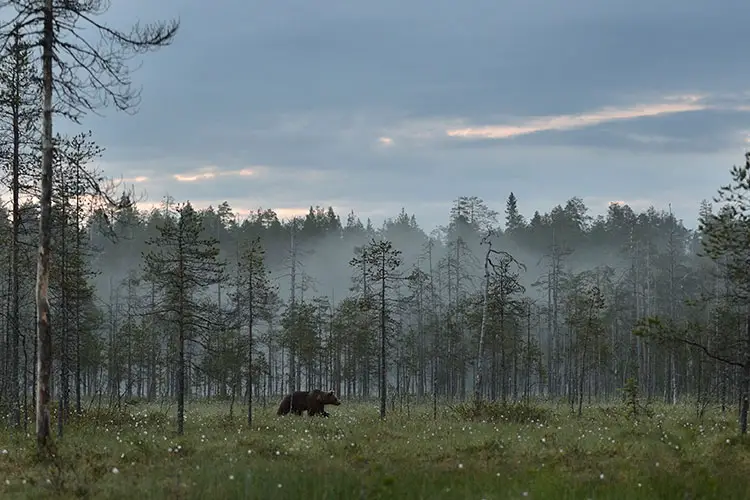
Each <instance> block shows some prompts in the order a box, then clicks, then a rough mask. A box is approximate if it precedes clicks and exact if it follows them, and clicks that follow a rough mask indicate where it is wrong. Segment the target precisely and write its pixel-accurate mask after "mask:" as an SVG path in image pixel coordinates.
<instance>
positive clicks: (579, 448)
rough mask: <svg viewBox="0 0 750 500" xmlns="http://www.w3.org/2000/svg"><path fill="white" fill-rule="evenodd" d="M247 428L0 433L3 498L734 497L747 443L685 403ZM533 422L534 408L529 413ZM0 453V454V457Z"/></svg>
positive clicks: (151, 421)
mask: <svg viewBox="0 0 750 500" xmlns="http://www.w3.org/2000/svg"><path fill="white" fill-rule="evenodd" d="M274 410H275V408H272V407H269V408H267V409H260V408H259V409H258V410H257V411H256V412H255V424H254V425H253V428H252V429H248V428H247V427H246V425H244V421H243V416H242V409H241V408H238V413H239V414H238V415H237V416H236V417H235V418H234V419H231V420H230V419H228V418H227V417H226V413H227V407H226V406H224V405H219V404H205V403H204V404H194V405H191V406H189V408H188V414H187V422H186V428H185V435H184V436H181V437H178V436H176V435H175V433H174V423H173V414H172V413H170V414H169V415H168V416H167V415H165V414H163V413H161V414H160V413H159V410H158V408H156V407H154V408H149V407H147V406H145V405H141V406H135V407H132V408H131V409H130V410H129V412H128V413H127V414H119V415H111V414H109V415H108V414H105V413H95V412H90V413H89V414H87V415H84V416H81V417H78V418H76V419H74V420H73V421H71V422H70V424H69V425H68V427H67V431H66V434H65V437H64V439H62V440H59V441H57V442H56V446H57V458H56V459H55V460H54V461H53V462H52V463H47V464H40V463H38V461H37V459H36V455H35V448H34V445H35V442H34V438H33V436H27V435H19V434H13V433H11V432H10V431H8V430H2V431H0V498H3V499H12V498H34V499H37V498H39V499H41V498H128V499H137V500H146V499H151V498H181V499H182V498H185V499H187V498H196V499H198V498H201V499H203V498H208V499H210V500H219V499H225V498H226V499H231V498H257V499H271V498H295V499H296V498H304V499H305V500H313V499H324V498H325V499H347V500H349V499H360V498H368V499H369V498H384V499H386V498H387V499H395V498H399V499H400V498H404V499H417V498H425V499H439V498H452V499H453V498H469V499H475V500H480V499H502V498H524V497H528V498H549V499H554V500H558V499H559V500H563V499H585V498H596V499H602V498H615V499H628V498H648V499H659V498H675V499H685V498H691V499H708V498H721V499H734V498H736V499H744V498H748V495H750V492H749V490H750V440H746V439H741V438H739V437H738V436H737V427H736V424H735V423H734V421H733V416H734V415H732V414H727V415H726V416H722V415H721V414H720V413H719V412H717V411H711V412H709V413H708V414H707V416H706V417H705V418H704V420H703V422H698V421H697V420H696V419H695V417H694V416H693V415H694V412H693V410H692V409H691V408H689V407H656V408H654V410H655V414H654V416H653V417H652V418H644V419H643V420H641V421H640V422H638V423H637V424H636V423H634V422H631V421H630V420H629V419H627V418H625V417H624V413H623V412H622V411H620V410H619V409H617V408H605V407H592V408H587V409H586V410H585V412H584V415H583V417H582V418H580V419H579V418H577V417H575V416H570V414H569V412H568V410H566V409H564V408H562V407H561V408H553V407H551V406H550V407H546V408H543V410H545V411H542V412H541V414H542V415H543V416H542V418H543V419H544V421H541V422H540V421H538V420H536V419H537V418H539V416H530V417H528V418H530V419H533V420H534V421H527V422H526V423H518V422H519V421H520V420H522V419H520V418H508V417H506V416H502V417H501V416H499V415H498V417H499V421H497V422H495V423H488V422H481V421H469V420H462V419H460V418H459V417H457V416H456V413H455V412H453V411H451V409H450V408H443V409H441V415H440V416H439V418H438V420H437V421H435V420H433V418H432V414H431V410H430V408H428V407H418V408H412V409H411V411H410V415H408V416H407V415H406V414H405V413H399V412H395V413H393V414H391V415H389V417H388V419H387V420H386V421H384V422H381V421H380V420H379V419H378V410H377V406H376V405H372V404H369V405H365V404H347V403H346V402H345V403H344V404H342V405H341V406H339V407H333V408H331V409H329V411H330V413H331V418H329V419H323V418H308V417H307V416H303V417H296V416H293V415H291V416H287V417H284V418H278V417H276V415H275V413H274ZM532 413H540V412H532ZM6 451H7V452H6Z"/></svg>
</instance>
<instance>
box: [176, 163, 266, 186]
mask: <svg viewBox="0 0 750 500" xmlns="http://www.w3.org/2000/svg"><path fill="white" fill-rule="evenodd" d="M261 169H263V167H252V168H243V169H240V170H220V169H219V167H216V166H213V165H212V166H208V167H203V168H199V169H198V170H195V171H194V172H189V173H185V174H175V175H174V176H173V177H174V179H175V180H177V181H179V182H196V181H202V180H207V179H215V178H217V177H228V176H241V177H249V176H253V175H257V174H258V173H259V172H260V170H261Z"/></svg>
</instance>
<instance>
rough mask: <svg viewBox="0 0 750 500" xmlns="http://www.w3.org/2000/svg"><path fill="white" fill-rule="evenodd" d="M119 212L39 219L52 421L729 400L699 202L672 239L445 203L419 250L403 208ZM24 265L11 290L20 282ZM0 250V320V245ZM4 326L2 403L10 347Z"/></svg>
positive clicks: (736, 300) (624, 222) (720, 311)
mask: <svg viewBox="0 0 750 500" xmlns="http://www.w3.org/2000/svg"><path fill="white" fill-rule="evenodd" d="M61 168H62V167H61ZM63 188H64V185H62V184H61V185H60V187H59V188H58V189H63ZM64 189H69V188H64ZM71 192H75V191H71ZM128 196H129V195H128V194H123V197H124V198H128ZM68 201H72V202H73V203H74V204H75V198H68ZM74 206H76V205H74ZM121 206H122V208H120V209H117V210H115V211H113V212H112V211H107V210H104V209H102V208H94V209H93V210H91V211H89V213H87V214H85V216H84V215H83V214H82V213H81V211H82V210H84V211H85V209H84V208H83V207H81V206H79V208H78V209H72V208H70V207H69V206H68V204H66V203H63V202H62V201H59V202H56V203H54V204H53V213H54V217H53V221H54V224H53V238H54V241H53V248H55V249H56V250H57V254H56V257H55V261H54V262H55V265H54V266H53V269H55V272H53V274H52V276H53V280H52V283H51V289H50V290H51V291H50V294H51V297H52V299H53V300H52V303H51V304H52V319H53V328H54V331H55V332H58V333H57V334H56V335H55V337H54V344H53V347H54V349H53V354H54V364H53V367H54V370H53V377H52V384H51V390H52V394H53V395H54V397H55V399H56V400H59V401H60V402H61V407H62V408H63V413H64V412H68V411H75V410H77V409H79V408H80V407H81V405H82V404H84V402H86V401H89V402H90V403H88V404H106V405H111V406H114V407H121V406H122V405H125V404H128V403H131V402H134V401H137V400H139V399H143V400H149V401H165V400H166V401H178V402H179V404H178V416H179V418H178V430H180V431H181V425H182V424H181V423H180V422H182V420H183V418H184V411H185V408H186V407H187V408H189V404H190V401H196V400H198V399H218V400H226V401H231V403H232V406H234V405H235V404H248V403H250V404H248V406H247V410H248V414H247V415H248V423H251V422H252V403H253V402H258V403H260V404H263V405H266V404H275V403H276V402H277V400H278V399H280V396H281V395H282V394H285V393H289V392H291V391H292V390H300V389H308V388H310V389H312V388H317V387H323V388H330V389H332V390H335V391H336V392H337V393H339V394H340V395H341V396H342V397H344V398H357V399H370V398H372V399H378V400H379V403H380V412H381V416H385V415H386V413H387V408H389V407H390V408H392V407H394V406H395V405H397V404H404V402H405V401H409V402H417V401H424V402H427V401H432V402H433V403H434V404H438V402H452V401H460V400H465V399H470V398H472V397H477V398H481V399H490V400H498V401H503V402H512V401H528V400H530V399H531V398H544V399H549V400H553V401H558V402H564V403H565V404H567V405H569V406H570V408H571V410H573V411H575V412H577V413H580V411H581V408H582V406H583V405H584V404H590V403H591V402H600V401H612V400H615V399H620V398H621V397H622V394H621V392H622V389H623V387H626V386H628V384H631V385H634V387H635V388H636V389H637V391H638V392H639V393H641V394H642V395H643V396H644V397H646V398H649V399H652V400H656V399H658V400H662V401H665V402H669V403H677V402H691V403H692V402H694V403H695V404H696V408H698V409H701V408H702V409H705V407H706V406H707V405H708V404H719V405H721V406H722V408H724V409H731V408H733V407H735V405H736V404H737V402H738V401H740V397H741V396H742V395H743V394H744V392H743V391H745V390H746V389H745V387H746V385H743V384H745V379H744V378H743V377H744V374H745V371H744V370H746V363H745V362H744V360H745V359H746V357H743V356H744V354H743V353H745V352H746V351H747V348H746V347H743V346H744V344H743V339H744V338H745V337H744V336H745V333H744V332H745V328H746V325H747V317H746V316H747V313H746V306H744V305H743V302H742V301H741V300H740V298H741V297H742V295H741V290H742V286H743V284H744V281H742V279H744V278H743V277H740V276H738V275H737V272H738V271H737V269H738V268H737V267H732V266H731V265H729V264H731V263H732V262H737V260H736V259H739V258H740V257H736V258H735V259H734V260H733V259H730V260H729V261H728V260H727V258H726V257H716V256H715V255H713V254H712V255H707V254H706V255H704V254H705V253H706V251H705V248H704V245H703V243H702V240H705V239H706V237H707V236H708V237H709V238H713V240H717V238H718V240H717V241H725V240H722V239H721V238H722V234H721V233H720V231H719V230H718V229H716V228H717V227H719V226H720V227H722V228H726V227H728V225H730V224H740V222H739V220H738V215H736V214H734V213H729V212H727V209H724V210H723V211H721V212H720V213H719V215H713V214H712V211H711V205H710V204H709V203H708V202H705V201H704V202H703V203H702V204H701V207H700V214H699V216H700V220H701V221H702V223H701V225H700V227H699V229H697V230H689V229H687V228H686V227H685V226H684V225H683V223H682V221H679V220H677V219H676V218H675V217H674V216H673V215H672V214H670V213H669V212H665V211H657V210H656V209H654V208H650V209H648V210H646V211H643V212H641V213H636V212H635V211H633V210H632V209H631V208H630V207H629V206H627V205H621V204H613V205H610V207H609V210H608V212H607V214H606V215H605V216H599V217H596V218H593V217H591V216H589V215H588V209H587V207H586V206H585V204H584V203H583V201H582V200H581V199H579V198H571V199H570V200H568V201H567V202H566V203H565V204H564V205H558V206H556V207H553V208H552V209H551V210H549V211H547V212H542V211H536V212H535V213H534V214H533V215H532V216H531V217H530V218H529V219H526V218H525V217H524V215H523V214H520V213H519V212H518V209H517V199H516V197H515V196H514V195H513V194H512V193H511V194H510V195H509V196H508V201H507V205H506V207H505V209H504V210H503V213H502V214H501V213H499V212H498V211H496V210H494V209H493V208H491V207H489V206H487V205H486V204H485V203H484V202H483V201H482V200H481V199H480V198H477V197H459V198H457V199H456V200H454V202H453V207H452V208H451V210H450V212H449V213H447V214H446V216H447V217H446V224H445V226H443V227H441V228H438V229H437V230H435V231H433V232H431V233H430V234H427V233H426V232H425V230H424V229H423V228H421V227H420V225H419V223H418V219H417V216H416V215H415V214H408V213H406V212H405V211H402V212H401V213H400V214H397V215H396V216H395V217H392V218H388V219H387V220H386V221H385V223H384V224H383V225H382V227H377V228H375V227H373V225H372V223H371V222H370V221H369V220H367V221H364V222H363V221H362V220H360V219H359V218H358V217H357V215H356V214H355V213H354V212H351V213H349V214H346V215H345V216H343V217H342V215H341V214H337V213H336V212H335V211H334V209H333V208H330V207H329V208H327V209H324V208H322V207H311V208H310V211H309V213H308V214H307V215H306V216H305V217H296V218H293V219H289V220H280V219H279V218H278V216H277V215H276V214H275V213H274V211H273V210H271V209H262V208H259V209H258V210H257V211H256V212H254V213H252V214H250V215H249V216H247V217H240V216H239V215H237V214H235V213H233V211H232V208H231V207H230V206H229V205H228V204H227V203H222V204H221V205H219V206H218V207H209V208H207V209H195V208H193V207H192V205H191V204H190V203H189V202H186V203H184V204H178V203H176V202H175V201H174V200H172V199H170V198H168V197H167V198H165V200H164V202H163V203H162V205H161V207H159V208H155V209H153V210H150V211H140V210H137V209H136V208H134V206H133V204H132V203H129V201H128V200H127V199H125V200H123V202H122V203H121ZM66 207H67V208H66ZM20 211H21V213H23V214H24V216H25V218H26V221H25V222H24V227H29V225H30V224H34V223H35V222H36V217H38V208H37V207H36V205H34V204H33V203H32V202H26V203H25V204H24V205H23V206H22V207H21V209H20ZM4 216H5V217H3V218H2V224H4V225H6V226H7V231H3V233H2V234H7V235H10V234H12V231H11V229H12V228H11V225H10V222H9V220H10V214H8V213H4ZM342 219H343V221H342ZM110 231H111V232H113V233H114V235H115V236H116V238H114V239H113V238H112V237H111V234H110V233H109V232H110ZM725 232H726V231H725ZM731 234H735V233H731ZM742 234H744V233H742ZM19 238H20V239H21V241H28V242H29V243H32V242H33V241H34V238H35V236H34V235H33V234H27V233H24V232H23V231H21V232H20V235H19ZM63 239H64V240H65V241H66V242H67V243H65V244H64V245H63ZM713 240H712V241H713ZM489 244H491V250H492V251H491V252H488V248H489V247H488V245H489ZM714 247H717V244H714V245H713V247H711V248H714ZM30 248H31V247H30V246H28V245H27V246H21V248H20V252H19V253H20V255H21V258H19V259H18V267H19V269H18V271H17V272H18V273H19V275H22V276H28V275H33V274H32V273H33V269H32V267H31V266H32V265H33V252H31V251H30ZM717 248H718V247H717ZM733 248H734V247H733ZM738 248H740V250H737V252H740V253H741V251H742V247H738ZM744 248H746V247H744ZM0 251H2V252H4V254H3V255H5V253H7V255H8V256H9V258H7V259H2V264H1V265H2V266H3V267H4V269H3V270H4V273H5V274H4V276H8V280H6V284H5V285H4V290H5V293H3V294H2V296H3V297H4V298H5V304H4V305H3V308H4V309H3V310H10V308H11V304H12V302H13V300H14V297H15V295H14V293H13V290H14V288H13V287H15V286H16V284H15V281H14V280H13V279H12V277H13V276H14V274H13V272H11V269H10V268H9V267H8V265H9V263H13V262H16V261H14V260H13V259H11V258H10V255H11V251H12V245H11V244H10V241H9V239H8V238H7V237H6V238H4V239H3V247H2V248H1V249H0ZM485 263H488V265H487V266H485ZM743 276H744V275H743ZM30 283H31V282H29V281H28V280H21V281H20V283H19V290H20V292H19V303H20V307H19V328H18V331H19V332H20V334H19V335H20V339H21V342H20V346H19V349H18V363H19V366H20V369H19V382H18V384H19V387H20V388H21V389H20V398H21V399H22V400H24V401H27V400H28V399H29V398H32V399H33V397H34V394H33V391H32V387H33V381H34V377H35V376H36V375H35V370H34V366H33V364H32V363H31V362H30V360H32V359H34V344H33V343H32V342H29V341H28V339H30V338H33V334H34V329H33V325H34V323H33V312H34V301H33V294H32V289H33V288H32V287H31V285H30ZM485 292H486V294H485ZM4 317H5V316H4ZM644 324H645V325H647V326H648V325H651V326H650V327H646V328H644V326H643V325H644ZM655 324H658V325H659V328H660V330H659V331H660V332H661V333H660V334H659V335H657V334H656V333H654V331H655V327H654V326H653V325H655ZM3 328H4V331H5V339H6V340H5V342H4V343H3V345H2V349H3V350H2V353H3V354H2V356H1V357H0V359H2V367H3V371H2V373H3V374H4V376H3V381H4V383H5V384H11V383H14V382H13V380H12V377H11V376H10V375H9V374H10V373H12V371H11V370H12V368H13V366H14V363H15V362H16V361H15V359H14V357H15V356H16V351H15V348H14V347H13V341H14V339H15V338H16V337H15V335H16V333H14V332H15V330H14V328H13V324H12V323H11V322H10V321H8V320H5V319H4V320H3ZM634 329H635V330H636V333H637V334H638V335H634V334H633V330H634ZM480 336H481V345H480ZM727 357H728V358H731V359H730V362H727V360H726V359H725V358H727ZM732 360H738V361H736V362H735V361H732ZM477 367H479V368H480V369H481V373H477ZM478 375H480V376H478ZM69 388H72V391H71V392H72V393H73V394H74V395H75V397H74V401H75V403H74V405H70V403H68V402H67V399H68V397H69V396H67V395H66V393H67V392H68V391H70V389H69ZM3 394H7V393H6V392H5V391H3ZM0 404H2V405H3V406H4V409H6V410H10V408H11V407H12V406H13V401H12V400H9V399H8V398H7V397H3V399H2V401H0ZM71 406H73V408H71ZM21 407H23V408H25V406H21ZM26 413H28V412H26ZM25 418H26V415H25V414H24V415H23V419H24V421H25Z"/></svg>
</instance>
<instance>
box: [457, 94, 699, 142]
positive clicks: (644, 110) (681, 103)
mask: <svg viewBox="0 0 750 500" xmlns="http://www.w3.org/2000/svg"><path fill="white" fill-rule="evenodd" d="M669 100H670V101H674V102H663V103H658V104H636V105H635V106H631V107H627V108H613V107H610V108H604V109H600V110H597V111H593V112H590V113H580V114H575V115H558V116H545V117H540V118H532V119H530V120H526V121H524V122H522V123H521V124H520V125H486V126H481V127H467V128H462V129H453V130H447V131H446V134H447V135H448V136H449V137H459V138H463V137H467V138H483V139H509V138H512V137H517V136H520V135H527V134H533V133H536V132H545V131H550V130H573V129H577V128H582V127H591V126H595V125H601V124H603V123H608V122H611V121H619V120H631V119H634V118H644V117H650V116H659V115H665V114H672V113H685V112H689V111H701V110H704V109H706V108H707V106H706V105H705V104H702V103H701V96H698V95H691V96H685V97H682V96H680V97H676V98H672V99H669Z"/></svg>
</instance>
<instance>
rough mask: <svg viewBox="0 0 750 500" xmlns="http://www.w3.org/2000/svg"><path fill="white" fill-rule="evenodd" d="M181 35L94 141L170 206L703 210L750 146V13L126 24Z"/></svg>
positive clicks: (706, 9)
mask: <svg viewBox="0 0 750 500" xmlns="http://www.w3.org/2000/svg"><path fill="white" fill-rule="evenodd" d="M176 16H178V17H179V18H180V20H181V22H182V29H181V31H180V33H179V34H178V37H177V39H176V40H175V43H174V45H173V46H170V47H168V48H165V49H162V50H160V51H158V52H157V53H153V54H149V55H147V56H145V57H144V58H143V63H144V65H143V68H142V69H141V70H140V71H138V72H137V73H136V74H134V75H133V78H134V81H135V82H136V85H139V86H140V85H141V84H142V85H143V93H142V97H143V99H142V104H141V109H140V112H139V113H138V114H137V115H135V116H128V115H124V114H118V113H115V112H113V111H107V112H106V114H105V117H104V118H98V117H95V116H93V115H92V116H90V117H89V118H88V119H87V120H86V121H85V123H84V125H85V126H86V127H87V128H91V129H92V130H93V131H94V134H95V136H94V137H95V139H96V140H97V141H99V142H100V143H101V144H102V145H103V146H105V147H106V151H105V160H106V163H105V164H104V167H105V168H106V172H107V173H108V174H109V175H113V176H115V177H120V176H122V177H124V178H126V179H139V178H142V177H146V178H147V179H146V180H143V181H142V182H141V181H139V182H138V189H144V190H145V191H147V192H148V194H149V196H150V197H151V198H156V199H159V198H160V197H161V196H162V195H163V194H164V193H166V192H169V193H170V194H172V195H173V196H175V197H176V198H178V199H191V200H197V199H201V200H206V201H209V200H222V199H228V200H236V201H237V203H238V204H239V206H254V205H255V204H258V205H263V206H277V207H302V206H308V204H313V205H314V204H316V203H321V204H323V203H328V202H331V203H334V202H335V203H338V204H339V205H340V206H341V207H348V206H350V204H351V207H352V208H354V209H356V210H357V211H362V212H368V213H376V212H377V210H378V207H384V208H382V211H388V210H391V209H393V210H395V212H394V215H395V213H397V212H398V210H399V209H400V206H402V205H403V206H405V207H406V208H407V210H411V211H414V212H416V214H417V216H418V219H419V220H420V221H424V222H423V224H425V225H426V226H431V225H434V224H438V223H442V222H444V221H445V219H446V217H447V213H448V209H449V207H450V203H451V200H453V199H455V198H456V197H457V196H461V195H467V194H476V195H479V196H482V197H483V198H485V199H486V200H488V201H491V202H492V203H494V204H495V205H494V206H495V207H496V208H498V209H502V207H503V203H504V199H505V197H506V196H507V193H508V192H510V191H514V192H515V193H516V194H517V195H519V197H520V198H521V202H520V205H521V207H522V209H523V210H524V211H525V212H527V213H533V210H534V209H539V210H540V211H546V210H548V209H549V208H550V205H549V204H556V203H562V202H564V201H565V200H566V199H568V198H570V197H571V196H575V195H579V196H583V197H592V196H593V197H597V196H598V197H600V198H602V200H603V201H601V210H606V206H607V203H608V202H609V201H611V200H615V199H623V200H654V203H656V204H658V203H662V205H664V204H665V203H666V201H665V200H668V199H671V200H677V199H678V197H679V198H680V199H684V200H685V202H684V204H685V207H689V206H693V205H694V206H695V207H697V203H698V201H699V200H700V199H701V198H710V197H711V196H712V195H713V194H714V193H715V191H716V189H715V187H718V186H719V185H720V184H721V183H722V182H724V181H725V178H726V177H727V175H728V170H729V168H730V167H731V165H732V164H734V163H737V161H739V160H741V159H742V157H741V155H742V153H743V151H744V148H745V147H746V142H745V141H746V140H747V138H748V130H749V129H750V127H748V125H747V123H748V121H747V120H748V114H747V113H748V111H749V110H750V94H749V93H748V87H747V82H748V81H750V67H747V65H744V64H743V61H744V60H745V59H746V54H745V50H744V47H743V46H742V44H740V43H737V40H742V39H744V38H745V34H746V31H747V28H746V19H748V17H750V4H749V3H747V2H744V1H740V0H725V1H723V2H722V8H721V9H717V8H716V5H715V2H709V1H707V0H685V1H682V2H673V1H669V0H611V1H608V2H601V1H599V0H578V1H576V3H575V8H571V7H570V2H569V1H566V0H504V1H503V2H498V1H497V0H475V1H472V2H471V3H461V2H454V1H448V0H412V1H410V2H398V3H397V2H396V1H395V0H382V1H380V2H376V3H373V2H370V3H367V2H364V3H363V2H348V1H344V0H330V1H328V2H326V5H325V8H320V6H318V5H317V4H316V5H313V4H310V3H309V2H304V1H303V0H277V1H274V2H261V3H258V2H245V1H242V0H227V1H226V2H224V3H222V9H221V10H217V9H215V7H214V6H212V5H210V4H207V3H205V2H201V1H198V0H185V1H183V2H180V3H179V5H173V4H169V3H165V2H161V3H158V2H157V3H154V2H152V1H147V0H130V1H129V2H119V3H115V4H113V8H112V10H111V12H110V14H108V19H110V20H112V22H113V23H114V24H115V25H117V26H120V27H125V26H127V25H129V24H130V23H131V22H132V21H135V20H136V19H138V18H141V19H144V20H154V19H159V18H166V17H176ZM384 33H385V34H387V36H385V35H384ZM219 54H220V55H221V57H218V56H217V55H219ZM746 73H748V74H746ZM59 124H60V125H59V127H58V126H57V125H56V127H57V128H58V129H60V130H61V131H64V129H65V127H66V125H65V124H64V122H59ZM207 165H211V166H214V167H212V168H207V167H206V166H207ZM258 165H261V166H264V168H262V169H260V170H258V173H257V175H241V174H239V173H238V172H241V171H242V170H243V169H247V168H250V169H251V170H252V171H253V172H255V171H256V168H257V167H255V166H258ZM585 199H589V198H585ZM592 199H593V198H592ZM660 200H661V201H660ZM592 203H593V202H592ZM596 203H599V201H597V202H596ZM334 206H338V205H334ZM342 209H343V208H342ZM690 210H693V209H689V208H685V218H686V219H688V218H694V217H693V216H692V215H691V212H690ZM695 210H697V208H696V209H695ZM420 211H424V213H421V212H420Z"/></svg>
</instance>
